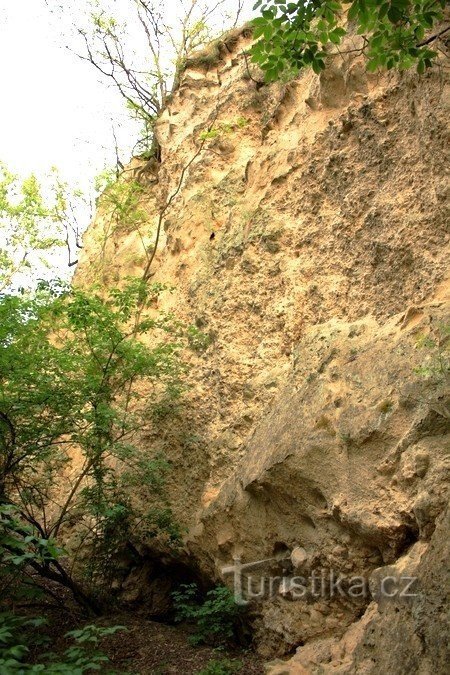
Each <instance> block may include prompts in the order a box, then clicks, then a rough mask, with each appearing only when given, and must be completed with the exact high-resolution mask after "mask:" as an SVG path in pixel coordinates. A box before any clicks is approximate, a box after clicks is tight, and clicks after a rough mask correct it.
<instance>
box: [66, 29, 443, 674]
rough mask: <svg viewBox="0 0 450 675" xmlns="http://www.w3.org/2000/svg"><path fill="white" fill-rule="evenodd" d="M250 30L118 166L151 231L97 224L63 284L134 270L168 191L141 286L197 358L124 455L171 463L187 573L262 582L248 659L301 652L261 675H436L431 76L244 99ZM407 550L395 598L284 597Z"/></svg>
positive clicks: (438, 440) (439, 270) (438, 299)
mask: <svg viewBox="0 0 450 675" xmlns="http://www.w3.org/2000/svg"><path fill="white" fill-rule="evenodd" d="M248 41H249V38H248V37H246V36H245V35H243V36H241V38H240V40H239V41H237V44H233V48H232V49H231V51H226V53H222V54H221V55H220V59H219V60H218V61H217V63H215V64H213V65H211V64H210V65H209V66H208V67H206V66H205V67H202V65H201V64H196V62H193V63H194V65H193V66H192V67H190V68H188V69H187V71H186V72H185V73H184V76H183V78H182V80H181V83H180V86H179V88H178V90H177V91H176V92H175V93H174V95H173V96H172V99H171V102H170V103H169V105H168V107H167V109H166V110H165V111H164V113H163V114H162V116H161V118H160V120H159V121H158V124H157V133H158V138H159V140H160V143H161V151H162V161H161V164H160V166H159V167H156V168H155V167H152V170H151V172H150V173H149V172H148V171H147V170H146V168H145V166H144V165H143V164H142V163H141V164H140V163H139V162H137V161H135V163H134V164H133V165H131V169H132V170H133V171H138V172H139V171H140V169H142V171H141V172H140V175H139V179H140V180H141V181H142V182H143V184H144V185H146V190H145V194H144V197H143V200H142V207H143V208H144V209H146V211H147V213H148V223H146V224H145V227H140V231H139V232H138V231H123V230H120V229H119V230H117V231H115V232H113V233H112V234H110V235H108V236H107V237H105V236H103V235H104V232H105V216H102V215H100V216H99V218H98V220H97V222H96V223H94V225H93V226H92V228H91V229H90V231H89V232H88V233H87V235H86V237H85V252H84V256H83V259H82V261H81V265H80V268H79V271H78V279H79V280H81V281H86V280H89V279H90V278H92V277H93V276H94V275H95V274H97V275H99V274H100V275H101V277H102V278H103V280H104V283H107V284H111V283H117V282H120V280H121V279H122V278H124V277H125V276H127V275H130V274H138V273H139V272H140V271H142V265H143V264H145V257H144V251H143V248H142V242H144V243H149V242H150V241H151V240H152V236H153V234H154V226H155V224H156V222H157V217H158V209H160V208H161V207H162V205H163V204H164V203H165V200H167V198H168V196H170V195H171V194H173V193H174V192H175V191H176V190H177V188H178V187H180V189H179V192H178V193H177V195H176V197H175V198H174V200H173V203H172V206H171V208H170V209H169V210H168V211H167V213H166V214H165V217H164V221H163V224H164V235H163V238H162V242H161V243H160V245H159V248H158V251H157V254H156V257H155V261H154V266H153V272H154V277H153V279H154V280H159V281H164V282H168V283H170V284H171V285H173V286H174V287H175V290H174V292H173V293H169V292H167V293H166V294H164V295H163V296H162V299H161V308H162V309H167V310H171V311H173V312H175V313H176V314H177V315H178V316H179V317H180V318H181V319H183V320H186V321H189V322H190V323H193V324H195V325H196V326H197V327H198V328H199V329H200V330H201V331H203V333H204V334H205V335H206V336H207V338H208V339H207V341H206V343H205V344H208V346H207V347H206V348H203V351H201V350H200V351H193V352H192V353H189V354H187V355H186V359H187V361H188V362H189V364H190V366H191V370H190V375H189V385H190V388H189V391H188V393H187V394H186V397H185V408H184V411H183V415H182V419H181V420H175V421H172V422H168V423H167V425H166V426H165V428H164V430H163V432H162V433H161V431H159V433H158V435H155V434H153V435H152V434H151V433H149V435H148V436H147V437H146V438H145V439H143V441H142V442H143V443H145V444H146V445H148V444H149V443H152V444H154V446H155V449H163V450H164V451H165V452H166V454H167V455H168V457H169V459H170V460H171V462H172V463H173V466H174V471H173V473H172V478H171V484H170V486H169V488H170V491H171V494H172V497H173V505H174V509H175V512H176V514H177V516H178V518H179V520H180V521H181V522H182V523H183V524H184V525H185V526H186V528H187V529H188V534H187V536H186V542H185V543H186V545H185V550H184V556H185V560H189V561H190V563H191V564H192V565H193V566H195V568H196V569H197V570H198V571H199V573H201V574H203V575H204V576H206V577H208V578H209V579H212V580H216V581H224V580H225V581H227V582H229V580H230V576H228V575H225V574H224V573H223V572H222V570H223V568H224V567H227V566H229V565H230V564H231V563H232V562H233V558H240V560H241V562H242V564H245V563H250V562H253V561H259V560H265V562H264V563H262V565H261V566H260V567H258V571H257V573H256V574H255V575H254V576H255V578H258V579H260V578H261V577H262V576H267V577H269V576H272V577H273V576H281V577H282V578H283V581H282V582H281V585H280V584H278V585H276V588H275V592H274V597H272V598H267V597H266V598H265V599H263V600H261V601H257V602H256V603H255V612H256V614H257V615H258V618H257V619H256V620H255V635H256V640H257V643H258V645H259V649H260V650H261V652H262V653H263V654H265V655H267V656H268V657H270V656H273V655H282V654H284V653H286V652H287V651H289V650H290V651H292V649H293V648H295V647H298V645H304V646H302V647H301V649H299V651H298V653H297V655H296V656H295V657H294V659H293V660H292V661H291V662H289V664H287V665H286V664H284V665H283V666H280V665H278V666H276V668H278V670H276V669H275V670H273V673H274V674H275V673H281V672H286V673H303V672H328V670H330V671H331V670H332V671H333V672H342V673H344V672H349V673H350V672H355V673H356V672H357V673H364V672H370V673H372V672H373V673H379V672H389V673H391V672H392V673H396V672H398V673H401V672H408V671H411V672H412V671H414V672H420V673H426V672H431V671H435V672H444V670H443V667H444V666H443V663H444V661H443V657H442V653H443V647H442V644H443V643H442V640H441V638H440V635H441V634H442V631H443V629H442V628H439V626H441V621H442V616H441V615H442V612H441V609H440V606H441V605H440V604H439V603H440V602H441V600H440V598H441V597H443V596H442V593H441V591H440V590H439V588H440V584H441V581H442V580H441V577H440V575H441V573H442V555H443V551H442V550H441V548H440V547H441V546H443V534H442V533H443V531H444V530H443V529H436V527H437V525H436V523H440V524H439V526H438V528H444V519H443V517H442V513H443V511H444V509H445V506H446V503H447V500H448V482H449V459H448V451H449V443H450V429H449V418H450V408H449V399H448V389H447V384H448V383H447V382H446V379H445V373H444V370H445V368H442V363H443V361H442V359H443V358H444V360H445V358H447V357H446V356H445V350H446V349H448V346H447V347H446V342H445V340H446V338H445V337H444V336H443V333H442V329H441V328H440V327H441V326H443V325H445V324H447V325H448V323H449V319H448V288H449V284H448V277H447V276H446V274H447V261H448V234H449V233H448V229H447V224H448V220H447V217H446V216H447V215H448V213H447V212H446V198H447V183H446V181H445V156H444V152H443V147H445V139H446V138H447V137H448V131H447V128H446V120H447V118H448V98H446V97H445V94H446V89H445V82H444V81H445V72H444V71H443V70H441V71H440V72H439V73H438V72H436V73H428V74H427V75H426V76H423V77H422V78H419V77H418V76H416V75H413V74H410V73H406V74H402V75H389V76H383V77H381V76H368V75H367V74H366V73H365V71H364V68H363V64H362V63H361V62H360V61H358V60H351V59H350V58H349V57H345V59H343V60H341V61H339V63H338V62H337V61H336V62H335V64H334V65H333V66H332V67H331V68H330V69H329V70H327V71H325V73H324V74H323V75H322V76H321V77H320V78H319V77H317V76H316V75H314V74H313V73H311V72H305V73H304V74H302V75H301V77H299V78H298V79H297V80H295V81H293V82H291V83H289V84H287V85H271V86H270V87H267V86H262V87H261V86H259V85H257V84H256V83H255V82H254V81H253V79H251V78H250V77H249V72H248V69H247V66H246V64H245V59H244V57H243V55H242V50H243V49H244V48H245V47H246V45H247V44H248ZM253 76H254V77H255V79H257V73H252V77H253ZM208 130H209V131H208ZM205 132H207V133H205ZM197 153H198V154H197ZM191 161H192V163H191V164H190V165H189V169H188V170H187V171H186V174H185V178H184V180H183V181H182V183H181V184H180V185H179V181H180V176H181V172H182V170H183V168H184V167H186V166H187V164H188V163H189V162H191ZM152 228H153V231H152ZM424 335H429V336H431V337H432V339H433V342H432V343H428V347H422V346H421V344H422V337H423V336H424ZM447 354H448V352H447ZM424 365H425V367H423V366H424ZM419 552H420V556H419V555H418V553H419ZM408 556H409V557H408ZM410 558H411V560H413V559H414V561H415V562H414V564H413V563H411V565H412V566H413V567H414V569H415V570H417V576H419V578H420V588H421V589H422V590H421V593H422V595H420V597H419V598H418V599H414V601H413V602H412V603H411V604H407V603H406V604H405V603H404V604H402V603H399V604H396V602H391V603H385V604H383V603H381V604H379V603H378V604H377V602H376V600H374V599H373V596H372V595H371V593H370V592H368V593H367V594H366V595H364V597H351V596H349V595H348V593H347V594H344V596H341V595H340V594H339V593H337V594H336V595H334V596H331V594H330V593H329V592H328V593H324V594H322V595H321V597H316V596H315V595H314V593H312V592H311V590H309V592H308V594H307V595H306V596H305V597H303V598H301V599H295V598H294V597H293V589H294V590H295V585H294V584H295V581H293V579H295V577H298V576H299V575H300V576H303V577H305V578H310V577H311V575H313V574H319V573H322V572H321V571H324V572H323V573H324V574H329V573H333V574H334V575H341V576H343V577H345V578H346V579H347V580H348V578H350V577H353V576H358V577H361V578H363V579H365V580H367V583H369V582H368V580H369V579H370V578H371V579H372V583H375V582H374V579H376V578H378V577H377V575H379V574H380V573H379V572H375V570H377V569H379V568H384V567H386V566H388V567H387V571H389V570H392V566H395V565H396V564H399V562H398V561H400V560H403V561H404V560H409V559H410ZM402 564H403V563H402ZM374 575H375V576H374ZM247 576H248V574H247ZM346 583H347V585H348V583H349V582H348V581H347V582H346ZM375 595H376V593H375ZM381 605H383V606H381ZM406 642H408V643H410V644H411V647H410V648H408V649H410V651H409V652H408V653H407V648H406V646H405V644H406ZM400 643H401V647H400V646H399V645H400ZM385 652H386V654H388V653H390V654H394V653H395V655H394V656H392V660H391V661H389V656H388V655H386V654H385ZM280 668H281V670H280ZM283 668H285V670H283ZM327 669H328V670H327ZM427 669H428V670H427Z"/></svg>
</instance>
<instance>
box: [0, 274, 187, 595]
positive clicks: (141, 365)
mask: <svg viewBox="0 0 450 675" xmlns="http://www.w3.org/2000/svg"><path fill="white" fill-rule="evenodd" d="M159 292H160V286H157V285H155V287H152V286H147V285H145V284H143V283H142V281H140V280H131V281H130V282H129V283H128V285H127V286H126V287H125V288H123V289H112V290H110V291H109V294H108V295H107V297H105V298H103V297H102V296H101V295H100V294H99V293H98V292H96V291H95V290H93V291H92V292H90V293H87V292H85V291H83V290H81V289H72V290H67V289H65V288H61V287H60V286H58V285H57V284H56V285H52V286H41V287H40V288H39V289H38V291H37V292H36V293H35V294H34V295H32V296H26V295H22V296H21V295H6V296H2V297H0V448H1V455H0V503H2V504H5V505H6V506H5V507H3V508H2V512H1V517H2V520H1V528H2V529H1V530H0V536H1V538H2V542H1V543H2V544H3V550H4V551H6V554H5V553H4V554H3V560H2V561H1V562H2V563H3V565H2V567H1V569H0V571H1V572H2V577H3V578H4V583H5V584H6V586H7V587H11V574H12V572H11V566H13V567H15V568H16V569H17V568H19V567H20V569H21V573H22V574H23V575H24V576H26V575H27V574H28V577H29V579H30V580H32V578H33V574H30V573H29V572H28V573H27V570H29V568H30V566H31V571H32V573H34V574H38V575H40V576H42V577H45V578H47V579H51V580H52V581H56V582H58V583H61V584H63V585H64V586H66V587H67V588H69V589H70V590H71V591H72V593H73V595H74V596H75V598H76V599H77V600H78V601H81V602H82V604H85V605H86V604H87V606H89V603H88V602H87V601H86V597H85V596H84V595H83V593H82V591H81V589H80V588H79V587H78V586H77V584H76V583H75V582H74V580H73V579H72V578H71V577H70V575H69V574H68V573H67V571H66V570H65V568H64V566H63V565H62V564H61V562H60V560H59V558H60V555H61V551H60V549H59V547H58V546H57V544H56V543H55V542H56V541H58V539H59V537H60V534H61V531H62V530H63V529H64V527H66V525H67V524H68V523H70V522H75V521H78V524H77V527H78V528H79V530H80V538H81V544H82V545H85V544H87V543H90V544H91V545H92V546H94V549H95V551H96V554H97V555H96V557H97V558H98V559H99V560H101V558H102V556H101V555H100V554H101V553H102V551H103V553H106V555H107V556H108V555H111V554H112V553H114V552H115V550H116V548H117V546H118V545H119V544H120V542H122V543H123V542H124V541H126V537H127V536H130V532H131V531H132V530H133V531H136V528H138V527H139V526H141V527H143V528H144V529H145V531H146V533H151V534H152V535H153V536H155V535H156V534H157V533H158V532H160V531H161V530H163V531H167V532H168V536H169V539H170V540H176V527H175V525H174V524H173V522H172V519H171V512H170V508H169V506H168V504H167V501H166V499H165V496H164V491H163V485H164V475H165V473H166V472H167V470H168V465H167V463H166V462H164V460H162V459H161V458H158V457H155V456H151V455H150V456H146V454H145V453H142V452H138V451H137V450H136V448H135V446H134V445H133V438H134V435H135V434H136V433H137V432H138V431H139V430H140V429H142V427H143V425H144V424H145V420H146V418H148V417H150V413H151V409H152V406H153V405H156V404H157V403H158V402H159V401H161V400H167V399H168V398H169V399H173V398H174V397H175V398H176V397H177V396H178V395H179V391H180V388H179V386H178V381H179V378H180V375H181V372H182V367H181V364H180V362H179V360H178V358H177V354H178V350H179V344H178V342H177V341H176V340H177V337H178V334H179V328H178V325H177V324H175V327H174V322H173V321H172V319H171V317H170V316H163V315H159V316H155V317H154V318H146V319H142V318H141V312H142V310H143V309H144V308H145V307H148V306H149V305H150V304H152V303H153V302H154V300H155V298H156V296H157V294H158V293H159ZM148 333H153V335H154V337H155V341H154V343H153V346H152V347H151V348H150V347H146V346H145V345H144V344H143V342H142V340H141V339H140V338H141V336H143V335H144V334H148ZM174 338H175V339H174ZM144 382H145V385H144ZM137 385H141V386H145V388H146V393H145V396H142V392H140V393H138V391H137ZM147 390H148V391H147ZM74 459H76V461H75V468H74V464H73V460H74ZM136 481H138V482H139V485H140V497H141V499H142V501H143V502H148V503H149V504H152V502H154V501H155V499H156V500H157V502H158V503H159V505H158V506H156V507H155V506H152V508H151V510H150V509H149V510H148V512H144V513H136V512H135V510H134V507H133V504H132V503H131V499H130V497H129V494H130V490H129V487H130V485H132V484H133V482H134V483H136ZM105 542H106V549H103V548H102V547H103V543H105ZM72 554H74V552H73V551H72Z"/></svg>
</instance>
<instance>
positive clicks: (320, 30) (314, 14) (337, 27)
mask: <svg viewBox="0 0 450 675" xmlns="http://www.w3.org/2000/svg"><path fill="white" fill-rule="evenodd" d="M445 5H446V3H445V0H414V2H413V1H412V0H352V1H350V0H347V1H346V0H344V1H342V2H341V1H340V0H313V2H310V1H309V0H308V1H305V0H300V2H290V1H289V0H257V2H256V4H255V6H254V8H255V9H257V8H260V11H261V16H259V17H258V18H256V19H254V20H253V22H252V23H253V25H254V28H255V30H254V37H255V38H259V39H258V41H257V42H256V43H255V44H254V45H253V47H252V49H251V54H252V60H253V61H254V62H255V63H257V64H258V65H259V66H260V67H261V68H262V69H263V71H264V74H265V79H266V81H268V82H271V81H274V80H277V79H279V78H280V77H282V76H285V75H286V74H291V75H292V74H296V73H297V72H298V71H299V70H300V69H301V68H304V67H306V66H311V67H312V68H313V70H314V72H315V73H320V72H321V71H322V70H324V69H325V63H326V58H327V56H328V55H329V54H330V47H331V48H333V51H334V53H335V54H337V55H340V56H342V55H343V54H348V53H351V52H353V53H355V54H363V55H365V56H366V58H367V70H369V71H370V72H374V71H376V70H377V69H378V68H387V69H388V70H389V69H391V68H399V69H400V70H404V69H407V68H410V67H412V66H416V68H417V71H418V72H419V73H424V72H425V70H426V69H427V68H430V67H431V66H432V65H433V63H434V62H435V60H436V58H437V56H438V50H439V49H440V48H441V46H440V45H439V40H440V39H441V38H444V36H445V35H446V34H447V33H448V31H450V27H448V26H444V27H441V28H439V29H438V28H437V24H438V23H439V22H441V21H442V20H443V19H444V9H445ZM345 10H348V14H347V19H348V21H349V22H350V23H349V26H348V27H344V25H343V13H344V11H345ZM353 27H354V28H355V29H356V33H357V35H358V36H360V39H359V41H358V43H356V42H355V46H351V47H350V48H345V49H344V50H342V51H341V50H340V49H339V45H341V43H342V40H343V39H344V38H345V37H346V36H347V35H349V34H350V33H351V32H353V31H354V28H353ZM430 31H431V34H429V32H430Z"/></svg>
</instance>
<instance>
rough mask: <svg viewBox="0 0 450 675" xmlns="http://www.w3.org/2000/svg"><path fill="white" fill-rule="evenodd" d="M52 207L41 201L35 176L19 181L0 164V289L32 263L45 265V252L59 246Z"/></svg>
mask: <svg viewBox="0 0 450 675" xmlns="http://www.w3.org/2000/svg"><path fill="white" fill-rule="evenodd" d="M55 206H56V205H55V204H49V203H48V202H47V201H46V200H45V198H44V196H43V194H42V189H41V186H40V185H39V182H38V180H37V178H36V176H34V175H31V176H29V177H28V178H25V179H24V180H20V179H19V178H18V177H17V176H15V175H14V174H12V173H11V172H10V171H8V169H7V168H6V167H5V166H4V165H3V164H0V233H1V239H2V241H1V249H0V292H1V291H4V290H5V289H6V288H8V287H10V286H11V285H12V284H13V283H14V281H15V280H16V279H17V276H18V275H19V274H20V273H23V272H24V271H25V272H26V271H27V270H29V269H30V267H31V265H32V264H34V265H36V264H41V265H43V266H48V264H49V263H48V254H49V252H51V251H52V250H54V249H55V247H60V246H62V245H63V239H62V236H63V231H62V228H61V227H60V226H58V223H57V222H56V223H55V220H56V218H55ZM50 232H52V233H53V234H50Z"/></svg>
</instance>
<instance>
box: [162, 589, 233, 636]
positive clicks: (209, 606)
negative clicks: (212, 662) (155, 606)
mask: <svg viewBox="0 0 450 675" xmlns="http://www.w3.org/2000/svg"><path fill="white" fill-rule="evenodd" d="M172 596H173V601H174V607H175V612H176V620H177V621H189V622H193V623H195V625H196V630H195V633H194V634H193V635H192V637H191V640H190V641H191V642H192V644H216V645H220V644H223V643H226V642H229V641H230V640H232V638H233V635H234V626H235V624H236V620H237V618H238V615H239V613H240V611H241V608H240V607H239V606H238V605H237V604H236V603H235V600H234V596H233V593H232V592H231V591H230V589H229V588H227V587H226V586H217V587H216V588H213V589H212V590H211V591H208V593H207V594H206V598H205V600H204V601H203V602H202V603H200V602H198V600H197V598H198V589H197V585H196V584H195V583H192V584H182V585H181V586H180V589H179V590H178V591H175V592H174V593H173V594H172Z"/></svg>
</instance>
